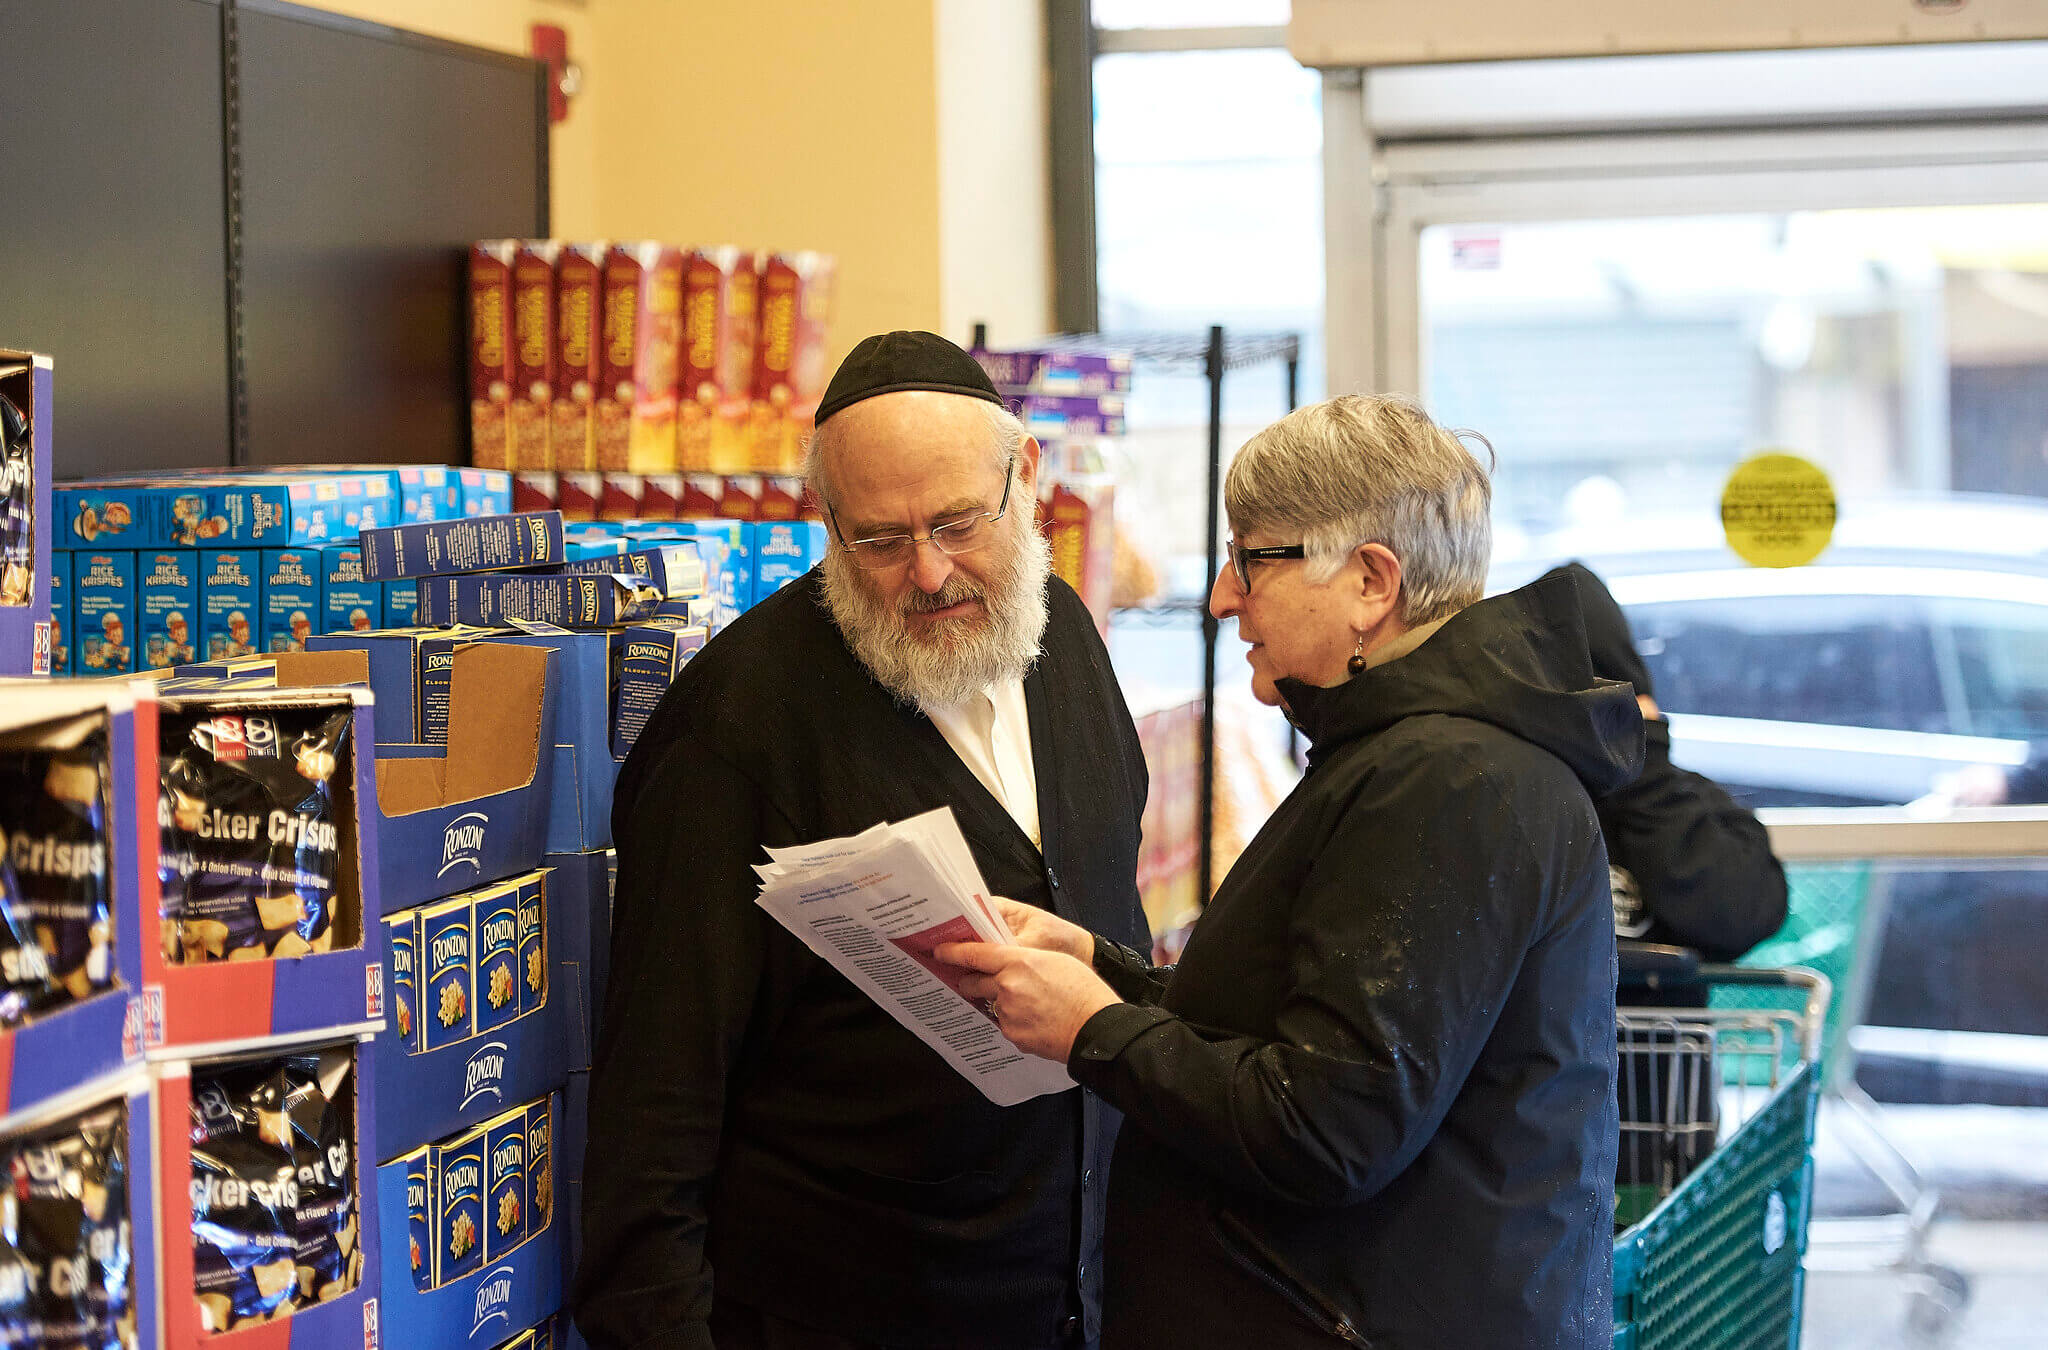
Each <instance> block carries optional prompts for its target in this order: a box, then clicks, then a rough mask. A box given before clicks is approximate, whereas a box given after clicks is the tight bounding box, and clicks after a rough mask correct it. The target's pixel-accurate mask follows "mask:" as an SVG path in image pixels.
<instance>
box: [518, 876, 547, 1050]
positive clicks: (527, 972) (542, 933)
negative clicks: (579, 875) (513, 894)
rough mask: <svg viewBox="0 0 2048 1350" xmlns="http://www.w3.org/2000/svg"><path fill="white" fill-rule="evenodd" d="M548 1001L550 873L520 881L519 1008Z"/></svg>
mask: <svg viewBox="0 0 2048 1350" xmlns="http://www.w3.org/2000/svg"><path fill="white" fill-rule="evenodd" d="M547 1001H548V915H547V876H546V874H545V873H542V874H540V875H538V876H532V877H528V878H526V879H525V880H524V881H521V882H520V883H519V1011H520V1013H521V1014H522V1015H524V1014H526V1013H530V1012H533V1011H534V1010H535V1009H537V1008H540V1007H541V1006H543V1005H544V1004H546V1003H547Z"/></svg>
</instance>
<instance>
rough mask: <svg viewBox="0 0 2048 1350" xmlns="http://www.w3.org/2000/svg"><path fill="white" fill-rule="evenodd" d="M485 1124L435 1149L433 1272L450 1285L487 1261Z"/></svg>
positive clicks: (439, 1281)
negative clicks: (436, 1193) (436, 1195)
mask: <svg viewBox="0 0 2048 1350" xmlns="http://www.w3.org/2000/svg"><path fill="white" fill-rule="evenodd" d="M484 1145H485V1131H484V1127H482V1126H479V1127H477V1128H476V1129H474V1130H471V1131H470V1132H469V1133H467V1134H463V1135H459V1136H457V1137H456V1138H454V1139H451V1140H449V1141H448V1142H447V1143H445V1144H442V1145H441V1146H440V1147H439V1148H437V1149H436V1150H435V1153H436V1157H435V1160H434V1170H435V1172H436V1173H437V1175H436V1177H435V1181H436V1182H437V1183H438V1186H439V1190H440V1194H439V1196H438V1197H437V1200H438V1203H437V1204H436V1205H435V1206H434V1209H435V1215H436V1224H435V1232H434V1274H435V1276H436V1279H437V1282H438V1283H440V1284H451V1283H453V1282H454V1281H456V1280H459V1279H461V1278H462V1277H463V1276H465V1275H467V1274H469V1273H470V1272H471V1271H473V1270H476V1269H478V1268H479V1267H480V1266H482V1265H483V1263H484Z"/></svg>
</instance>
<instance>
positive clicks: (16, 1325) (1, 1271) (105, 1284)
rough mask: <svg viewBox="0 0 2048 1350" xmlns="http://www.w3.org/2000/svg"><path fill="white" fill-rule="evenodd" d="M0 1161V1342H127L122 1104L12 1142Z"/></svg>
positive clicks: (74, 1347) (98, 1345)
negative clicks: (0, 1183)
mask: <svg viewBox="0 0 2048 1350" xmlns="http://www.w3.org/2000/svg"><path fill="white" fill-rule="evenodd" d="M0 1166H4V1172H0V1175H4V1179H5V1184H6V1192H5V1195H4V1197H0V1344H4V1345H9V1346H13V1345H47V1346H63V1347H65V1348H66V1350H134V1347H135V1344H136V1328H135V1305H134V1291H133V1287H132V1283H131V1279H130V1274H131V1271H130V1266H131V1261H132V1250H133V1249H132V1247H131V1245H130V1239H131V1236H132V1234H131V1232H130V1228H129V1220H128V1180H127V1178H128V1114H127V1108H126V1107H125V1105H121V1104H115V1105H112V1106H104V1107H98V1108H95V1109H94V1110H92V1111H91V1112H89V1113H88V1114H86V1115H84V1116H82V1117H78V1118H76V1119H74V1120H71V1121H67V1122H65V1123H64V1124H62V1125H58V1126H55V1127H53V1128H51V1129H49V1130H45V1131H43V1132H41V1133H39V1134H37V1135H36V1136H35V1137H33V1138H30V1139H23V1140H17V1141H14V1142H12V1143H10V1144H9V1145H8V1146H7V1148H6V1150H5V1153H4V1157H0ZM17 1274H18V1275H19V1276H20V1277H22V1279H21V1283H20V1284H17V1283H16V1280H15V1276H16V1275H17ZM17 1294H22V1295H23V1297H16V1295H17ZM23 1327H28V1328H32V1330H26V1331H19V1329H20V1328H23ZM18 1331H19V1335H20V1338H19V1339H16V1338H15V1337H16V1334H17V1332H18Z"/></svg>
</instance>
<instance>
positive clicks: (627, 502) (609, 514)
mask: <svg viewBox="0 0 2048 1350" xmlns="http://www.w3.org/2000/svg"><path fill="white" fill-rule="evenodd" d="M642 491H643V487H642V483H641V478H640V475H639V474H637V473H608V474H606V475H605V476H604V490H603V492H602V493H601V494H600V495H599V496H598V499H597V518H598V519H599V520H638V519H639V518H640V495H641V492H642Z"/></svg>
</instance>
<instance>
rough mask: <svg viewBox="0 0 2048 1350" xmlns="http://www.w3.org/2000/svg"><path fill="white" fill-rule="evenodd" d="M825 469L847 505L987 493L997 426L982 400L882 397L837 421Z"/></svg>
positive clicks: (905, 395)
mask: <svg viewBox="0 0 2048 1350" xmlns="http://www.w3.org/2000/svg"><path fill="white" fill-rule="evenodd" d="M834 422H835V425H834V438H833V440H832V441H831V443H830V446H831V449H830V459H831V462H830V463H829V464H828V465H827V473H828V475H829V476H830V479H831V483H832V488H833V494H834V496H836V497H837V498H838V499H839V501H840V503H841V504H842V505H843V506H844V507H845V508H846V509H848V510H853V509H855V508H856V506H857V505H865V504H867V502H868V501H869V500H870V499H876V500H874V501H873V504H874V505H875V506H877V507H880V506H882V505H883V504H884V503H883V502H882V501H881V500H879V499H881V498H891V499H896V498H902V497H905V496H918V497H925V496H936V497H946V496H948V495H955V494H964V495H967V496H970V497H971V496H973V495H974V494H977V493H981V492H985V491H986V490H987V487H988V483H989V481H990V480H991V479H992V478H993V477H994V475H993V474H992V473H991V472H990V468H989V459H990V448H991V431H990V428H989V423H988V418H987V415H986V414H985V413H984V412H982V411H981V408H980V406H979V400H976V399H970V398H964V397H961V396H959V395H956V394H938V393H932V392H928V391H925V390H916V391H910V392H905V393H898V394H884V395H880V396H878V397H876V398H872V399H868V400H866V401H864V402H862V403H859V404H856V405H854V406H853V407H851V408H848V409H846V410H845V411H844V412H842V413H840V414H839V415H838V417H837V418H835V419H834Z"/></svg>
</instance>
